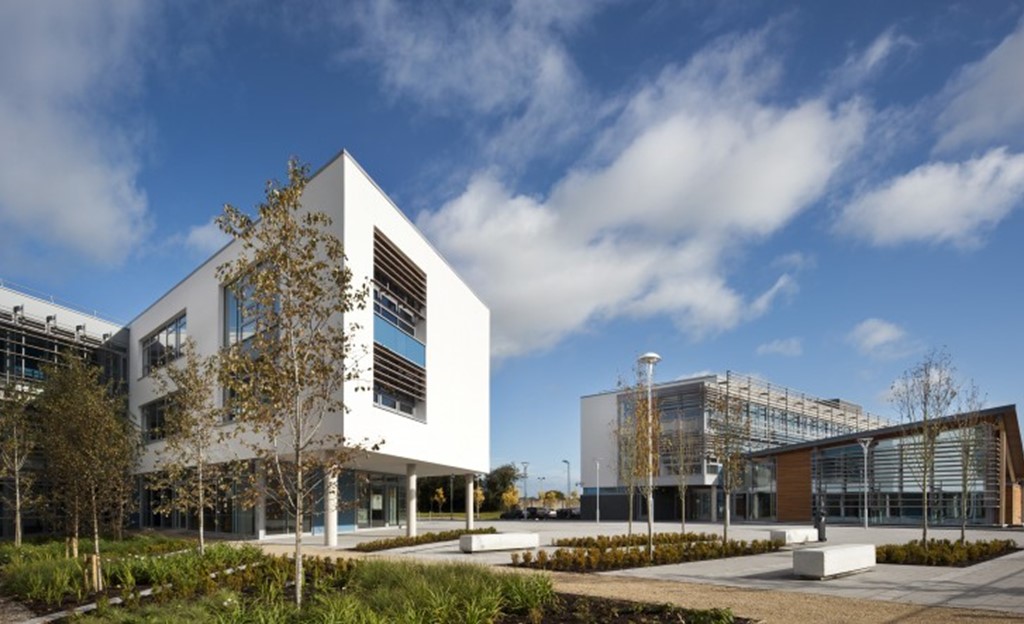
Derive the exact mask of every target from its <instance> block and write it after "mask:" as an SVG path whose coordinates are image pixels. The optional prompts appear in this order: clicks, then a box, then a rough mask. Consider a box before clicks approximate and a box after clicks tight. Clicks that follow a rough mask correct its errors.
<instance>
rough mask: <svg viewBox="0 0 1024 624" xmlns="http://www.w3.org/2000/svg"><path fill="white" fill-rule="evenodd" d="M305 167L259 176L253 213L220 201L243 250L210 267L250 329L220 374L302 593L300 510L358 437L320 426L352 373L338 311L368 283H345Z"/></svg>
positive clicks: (350, 326) (350, 337)
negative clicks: (312, 200)
mask: <svg viewBox="0 0 1024 624" xmlns="http://www.w3.org/2000/svg"><path fill="white" fill-rule="evenodd" d="M308 179H309V178H308V168H307V167H306V166H305V165H300V164H298V163H297V162H296V161H294V160H292V161H290V162H289V163H288V183H287V184H283V185H282V184H280V183H278V182H273V181H272V182H268V183H267V187H266V196H265V200H264V201H263V203H261V204H260V205H259V206H257V213H258V214H257V218H255V219H254V218H252V217H249V216H248V215H246V214H244V213H243V212H241V211H240V210H238V209H237V208H235V207H233V206H230V205H228V206H225V207H224V214H223V215H222V216H221V217H219V218H218V224H219V225H220V227H221V229H222V230H223V231H224V232H225V233H227V234H229V235H230V236H231V237H233V238H234V239H235V242H236V244H238V245H239V246H240V248H241V250H240V251H241V253H240V254H239V256H238V258H237V259H236V260H234V261H231V262H228V263H226V264H223V265H221V266H220V267H218V269H217V275H218V277H219V279H220V280H221V282H222V283H224V284H225V285H226V287H227V288H228V289H229V290H230V292H231V293H232V294H233V295H234V297H236V299H237V300H238V301H239V302H240V309H241V310H242V314H243V315H244V316H245V317H246V318H245V319H244V320H245V321H246V322H251V323H252V333H251V335H247V336H244V337H243V339H241V340H239V341H237V342H234V343H233V344H231V345H230V346H228V347H226V348H225V349H224V351H223V352H222V354H221V366H220V377H221V379H220V381H221V384H222V385H223V386H224V387H226V388H227V390H228V392H229V393H230V396H231V401H230V403H231V405H230V406H229V407H230V409H232V414H233V418H234V421H235V422H236V423H237V426H238V429H237V430H238V432H239V433H240V434H241V438H240V439H242V440H243V441H246V442H245V443H247V444H249V446H250V448H251V450H252V451H253V452H254V453H255V454H256V455H257V457H258V459H259V465H260V466H262V467H264V468H265V469H266V470H267V472H268V474H267V475H266V478H265V480H264V481H263V483H264V484H265V485H264V486H263V490H264V494H265V495H266V496H269V497H273V498H274V499H275V500H277V501H278V502H279V503H280V504H281V505H282V507H283V508H284V509H286V510H287V513H289V514H290V515H291V516H292V517H294V519H295V527H296V529H295V550H294V554H295V587H296V594H295V599H296V603H297V604H300V605H301V602H302V587H303V574H302V526H303V519H304V517H305V516H306V515H307V514H308V513H309V512H310V511H311V509H310V506H311V502H312V500H313V498H314V495H315V493H317V492H318V490H319V486H320V484H321V483H322V481H321V479H323V478H327V479H333V478H336V477H337V475H338V473H339V471H340V470H341V468H342V467H343V466H345V465H346V464H348V463H350V461H351V460H352V459H353V457H354V456H355V455H356V454H358V453H361V452H363V451H364V450H365V448H366V446H365V443H364V442H360V443H355V442H354V441H352V440H348V439H346V438H344V437H343V436H342V435H341V434H337V433H331V432H330V431H326V430H325V429H326V428H327V426H329V423H330V422H335V423H337V422H339V421H340V420H341V419H342V418H343V414H344V413H345V412H346V407H345V403H344V400H343V394H342V392H343V389H344V387H345V386H346V385H347V384H353V383H358V381H359V375H360V370H359V366H358V361H357V360H358V356H359V355H360V354H361V351H360V349H359V348H358V347H357V345H356V343H355V339H354V332H355V331H356V330H357V329H358V325H356V324H354V323H352V322H351V321H349V320H347V318H346V315H348V314H349V313H352V312H354V311H355V310H361V309H363V308H364V307H365V305H366V299H367V293H368V289H367V287H366V285H365V284H364V285H361V286H356V285H355V284H354V283H353V276H352V271H351V270H350V268H349V267H348V265H347V261H346V259H345V254H344V251H343V249H342V244H341V241H339V240H338V238H337V237H336V236H335V235H334V234H333V232H332V231H331V218H330V217H329V216H328V215H326V214H324V213H322V212H317V211H309V210H305V209H303V208H302V195H303V191H304V190H305V187H306V184H307V182H308ZM363 349H364V350H365V346H364V347H363ZM335 430H337V428H335ZM245 434H251V435H249V436H247V435H245ZM378 445H379V443H378V444H377V445H373V446H372V448H374V449H375V448H377V446H378Z"/></svg>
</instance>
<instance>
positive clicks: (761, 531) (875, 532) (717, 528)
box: [264, 519, 1024, 618]
mask: <svg viewBox="0 0 1024 624" xmlns="http://www.w3.org/2000/svg"><path fill="white" fill-rule="evenodd" d="M462 526H463V523H462V522H460V521H446V520H422V519H421V520H420V521H419V531H420V533H427V532H431V531H443V530H451V529H456V528H460V527H462ZM476 526H478V527H488V526H493V527H495V528H497V529H498V531H501V532H534V533H537V534H539V536H540V543H541V548H552V547H551V546H550V544H551V542H552V540H554V539H559V538H564V537H586V536H596V535H619V534H624V533H626V531H627V525H626V523H625V522H602V523H600V524H597V523H595V522H579V521H561V520H546V521H533V520H518V521H516V520H513V521H494V522H477V524H476ZM780 526H785V525H778V524H746V523H744V524H737V525H734V526H733V527H731V529H730V532H729V536H730V537H731V538H734V539H744V540H752V539H768V534H769V531H770V530H771V529H773V528H779V527H780ZM686 528H687V530H688V531H694V532H708V533H721V530H722V527H721V525H719V524H708V523H695V522H689V523H687V526H686ZM679 529H680V527H679V524H678V523H658V524H656V525H655V531H656V532H677V531H679ZM633 530H634V532H635V533H645V532H646V530H647V525H646V524H643V523H634V525H633ZM400 535H404V530H402V529H400V528H397V527H396V528H387V529H375V530H364V531H360V532H358V533H354V534H348V535H339V536H338V546H337V548H328V547H326V546H324V545H323V538H322V537H316V538H314V537H306V538H305V540H304V542H303V544H304V547H305V548H307V549H308V550H307V552H308V553H309V554H334V553H335V552H339V551H344V550H347V549H350V548H352V547H353V546H355V545H356V544H358V543H360V542H364V541H369V540H374V539H380V538H384V537H397V536H400ZM920 535H921V530H920V528H912V527H906V528H902V527H900V528H897V527H871V528H869V529H864V528H863V527H851V526H829V527H828V543H829V544H875V545H879V544H899V543H905V542H908V541H910V540H912V539H917V538H919V537H920ZM959 536H960V532H959V530H958V529H948V528H943V529H929V537H934V538H937V539H942V538H945V539H950V540H956V539H959ZM994 538H998V539H1013V540H1015V541H1016V542H1017V543H1018V545H1021V546H1024V530H1022V529H1020V528H1013V529H981V530H969V531H968V539H970V540H978V539H994ZM293 539H294V538H293V537H292V536H280V537H274V538H270V539H267V540H264V544H265V545H266V546H267V547H269V548H270V549H272V550H274V551H276V552H287V551H288V548H289V547H290V545H291V543H292V540H293ZM814 545H815V544H810V545H809V547H813V546H814ZM795 548H801V547H800V546H797V547H795ZM372 556H385V557H387V556H402V557H411V558H415V559H421V560H424V561H465V562H473V563H479V564H484V565H504V564H508V563H509V561H510V555H509V553H508V552H497V553H480V554H473V555H468V554H465V553H462V552H461V551H459V548H458V544H457V543H456V542H443V543H438V544H427V545H423V546H416V547H411V548H402V549H396V550H389V551H385V552H382V553H377V554H374V555H372ZM601 575H602V576H617V577H630V578H634V579H652V580H659V581H676V582H681V583H705V584H713V585H720V586H729V587H740V588H746V589H763V590H772V591H784V592H800V593H805V594H823V595H829V596H837V597H843V598H851V599H860V600H881V601H893V602H901V603H911V604H919V605H927V606H936V607H938V606H941V607H955V608H963V609H994V610H998V611H1004V612H1009V613H1012V614H1016V615H1020V616H1021V617H1022V618H1024V551H1022V552H1019V553H1015V554H1013V555H1009V556H1006V557H1001V558H999V559H996V560H993V561H988V562H985V563H981V564H977V565H974V566H971V567H969V568H944V567H927V566H906V565H882V564H880V565H877V566H876V567H875V569H874V570H871V571H869V572H865V573H861V574H854V575H850V576H845V577H841V578H836V579H830V580H824V581H812V580H805V579H800V578H797V577H795V576H793V573H792V548H786V549H783V550H782V551H780V552H776V553H768V554H763V555H753V556H749V557H734V558H729V559H716V560H713V561H697V562H690V563H681V564H673V565H665V566H653V567H649V568H635V569H631V570H623V571H617V572H603V573H601Z"/></svg>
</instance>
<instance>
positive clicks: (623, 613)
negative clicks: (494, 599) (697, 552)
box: [495, 593, 754, 624]
mask: <svg viewBox="0 0 1024 624" xmlns="http://www.w3.org/2000/svg"><path fill="white" fill-rule="evenodd" d="M719 613H720V614H721V617H720V618H715V617H714V616H711V614H710V613H709V612H707V611H693V610H691V609H684V608H683V607H677V606H675V605H671V604H654V603H649V602H632V601H629V600H615V599H612V598H598V597H596V596H582V595H579V594H562V593H560V594H558V600H557V603H556V604H555V605H553V606H551V607H548V608H547V609H545V610H544V614H543V616H542V617H541V618H540V619H539V620H535V619H532V618H530V617H529V616H502V617H500V618H498V619H497V620H495V624H521V623H527V622H529V623H532V624H556V623H557V624H591V623H592V624H625V623H627V622H632V623H646V624H663V623H664V624H667V623H672V624H683V623H688V622H701V623H702V624H703V623H705V622H706V623H709V624H710V623H714V624H718V623H719V622H721V623H723V624H724V623H725V622H735V623H736V624H752V623H753V622H754V620H748V619H746V618H740V617H736V618H732V619H729V618H728V616H727V612H725V611H721V612H719ZM695 614H699V616H700V617H698V618H694V617H693V616H694V615H695ZM709 616H711V617H709Z"/></svg>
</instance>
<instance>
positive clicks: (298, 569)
mask: <svg viewBox="0 0 1024 624" xmlns="http://www.w3.org/2000/svg"><path fill="white" fill-rule="evenodd" d="M295 455H296V458H295V460H296V461H295V466H296V468H295V605H296V606H298V607H301V606H302V514H303V509H302V504H303V502H304V501H303V496H302V492H303V490H302V487H303V483H302V477H303V470H302V466H301V464H300V463H299V461H298V460H299V453H297V452H296V453H295Z"/></svg>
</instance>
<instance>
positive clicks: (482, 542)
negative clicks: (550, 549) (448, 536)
mask: <svg viewBox="0 0 1024 624" xmlns="http://www.w3.org/2000/svg"><path fill="white" fill-rule="evenodd" d="M539 546H540V535H538V534H536V533H492V534H489V535H488V534H484V535H463V536H462V537H460V538H459V550H461V551H462V552H464V553H475V552H487V551H489V550H520V549H526V548H537V547H539Z"/></svg>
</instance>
